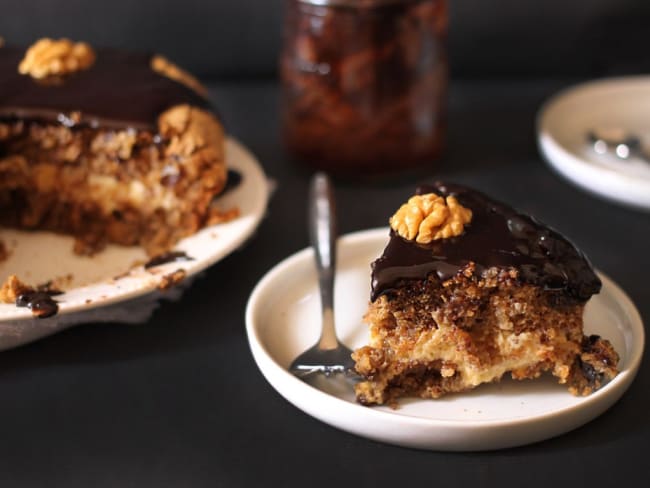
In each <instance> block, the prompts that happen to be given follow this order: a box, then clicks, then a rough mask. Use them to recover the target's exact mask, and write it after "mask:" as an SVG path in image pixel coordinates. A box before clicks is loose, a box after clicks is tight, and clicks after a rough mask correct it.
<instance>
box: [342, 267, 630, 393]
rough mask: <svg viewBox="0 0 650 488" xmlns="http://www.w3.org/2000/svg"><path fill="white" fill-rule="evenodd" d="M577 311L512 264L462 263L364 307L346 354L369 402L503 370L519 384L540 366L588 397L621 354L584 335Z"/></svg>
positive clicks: (460, 384)
mask: <svg viewBox="0 0 650 488" xmlns="http://www.w3.org/2000/svg"><path fill="white" fill-rule="evenodd" d="M583 309H584V305H583V304H579V303H575V302H573V303H564V304H558V303H557V302H555V301H550V300H549V295H548V294H547V293H546V292H545V291H544V290H543V289H541V288H539V287H536V286H533V285H529V284H522V283H521V282H520V280H519V279H518V276H517V271H516V270H514V269H510V270H502V269H497V268H490V269H488V270H484V271H483V272H481V273H478V272H477V270H476V267H475V266H474V265H468V266H466V267H465V268H463V270H462V272H461V273H459V274H457V275H455V276H454V277H453V278H451V279H449V280H446V281H445V282H444V283H443V284H442V285H440V284H439V282H438V280H437V279H436V278H431V279H428V280H426V281H424V282H419V281H411V282H409V283H405V284H404V285H403V286H401V287H399V288H398V289H395V290H394V291H393V292H392V293H391V296H390V297H388V296H387V295H383V296H381V297H380V298H379V299H378V300H376V301H375V302H373V303H372V304H371V305H370V308H369V310H368V313H367V315H366V317H365V320H366V322H368V324H369V325H370V342H369V344H368V345H367V346H365V347H363V348H361V349H359V350H357V351H355V353H354V355H353V357H354V359H355V361H356V369H357V371H358V372H359V373H360V374H361V375H363V376H364V377H366V378H367V381H365V382H362V383H360V384H358V385H357V386H356V393H357V398H358V400H359V402H361V403H363V404H366V405H371V404H383V403H390V402H392V401H394V400H395V399H396V398H399V397H402V396H417V397H422V398H438V397H440V396H442V395H444V394H447V393H454V392H462V391H465V390H469V389H472V388H475V387H476V386H478V385H480V384H482V383H490V382H493V381H498V380H500V379H501V378H502V376H503V375H505V374H510V375H511V377H512V378H514V379H518V380H519V379H529V378H537V377H538V376H540V375H541V374H542V373H543V372H546V371H549V372H551V373H552V374H553V375H554V376H555V377H557V378H558V381H559V383H562V384H567V385H568V387H569V390H570V391H571V392H572V393H574V394H577V395H585V394H588V393H590V392H591V391H593V390H595V389H597V388H599V387H600V386H601V385H602V384H604V383H605V382H606V381H608V380H609V379H611V378H612V377H613V376H614V375H615V374H616V369H615V368H616V364H617V363H618V357H617V355H616V353H615V352H614V350H613V349H612V347H611V345H609V343H608V342H606V341H603V340H602V339H599V338H593V339H590V338H588V337H584V336H583V327H582V314H583ZM596 350H598V353H594V351H596Z"/></svg>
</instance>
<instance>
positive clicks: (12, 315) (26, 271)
mask: <svg viewBox="0 0 650 488" xmlns="http://www.w3.org/2000/svg"><path fill="white" fill-rule="evenodd" d="M226 159H227V163H228V167H229V168H230V169H233V170H236V171H238V172H239V173H240V174H241V176H242V181H241V183H240V184H239V185H238V186H237V187H235V188H234V189H232V190H230V191H228V192H227V193H226V194H225V195H224V196H223V197H221V199H220V200H219V205H220V206H221V208H223V209H224V210H225V209H228V208H232V207H233V206H237V207H238V208H239V209H240V216H239V217H238V218H236V219H234V220H232V221H230V222H226V223H223V224H218V225H214V226H211V227H206V228H204V229H202V230H201V231H199V232H198V233H197V234H195V235H193V236H190V237H188V238H185V239H183V240H182V241H180V242H179V243H178V244H177V246H176V247H175V248H174V249H176V250H181V251H185V253H186V254H187V255H188V256H191V257H192V258H193V260H192V261H186V262H174V263H169V264H166V265H163V266H160V267H156V268H152V269H150V270H145V269H144V268H143V267H142V266H136V267H133V265H134V263H137V262H140V263H144V262H146V261H147V256H146V255H145V253H144V251H143V250H142V249H141V248H139V247H122V246H108V247H107V248H106V249H105V250H104V251H102V252H100V253H98V254H96V255H95V256H93V257H90V258H89V257H81V256H77V255H75V254H74V253H73V252H72V247H73V239H72V238H71V237H67V236H61V235H56V234H53V233H49V232H21V231H15V230H10V229H0V240H1V241H3V243H4V244H5V246H6V247H7V248H8V250H9V252H10V255H9V258H8V259H6V260H4V261H2V262H0V280H4V279H5V278H6V277H7V276H8V275H9V274H16V275H17V276H18V277H19V278H20V279H22V280H23V281H26V282H27V283H29V284H38V283H44V282H46V281H48V280H51V279H54V278H61V277H65V276H67V275H70V278H69V279H68V280H67V282H66V286H65V287H64V289H65V290H66V293H65V294H63V295H60V296H58V297H56V298H57V300H59V301H60V303H59V312H58V314H57V315H55V316H54V317H51V318H47V319H35V318H33V317H32V314H31V312H30V311H29V310H28V309H26V308H18V307H15V306H14V305H8V304H0V350H2V349H7V348H10V347H15V346H17V345H20V344H24V343H26V342H29V341H32V340H35V339H38V338H40V337H43V336H45V335H49V334H52V333H54V332H57V331H59V330H62V329H63V328H66V327H69V326H70V325H74V324H76V323H80V322H89V321H97V320H115V321H122V318H126V319H129V318H130V317H133V316H134V311H133V310H130V311H129V312H128V313H126V314H125V313H124V310H125V309H124V307H120V308H115V307H110V308H109V309H102V310H101V311H99V310H98V311H96V312H93V313H92V314H90V315H89V314H88V313H89V311H91V310H94V309H96V308H97V307H105V306H107V305H111V304H116V303H122V302H124V301H125V300H129V299H132V298H135V297H139V296H141V295H144V294H148V293H151V292H153V291H156V290H157V288H158V285H159V283H160V280H161V279H162V277H163V276H164V275H165V274H167V273H170V272H172V271H175V270H177V269H179V268H180V269H183V270H185V271H186V273H187V277H191V276H192V275H195V274H196V273H198V272H199V271H201V270H203V269H205V268H207V267H208V266H210V265H211V264H213V263H215V262H217V261H218V260H220V259H222V258H223V257H225V256H226V255H228V254H229V253H231V252H232V251H234V250H235V249H237V248H238V247H239V246H240V245H241V244H242V243H243V242H244V241H245V240H246V239H247V238H248V237H249V236H250V235H251V234H252V233H253V231H254V230H255V229H256V228H257V226H258V224H259V222H260V220H261V218H262V217H263V215H264V212H265V210H266V205H267V201H268V195H269V186H268V182H267V180H266V177H265V175H264V172H263V171H262V168H261V167H260V165H259V163H258V162H257V160H256V159H255V157H254V156H253V155H252V154H251V153H250V152H249V151H248V150H247V149H246V148H244V147H243V146H242V145H241V144H239V143H238V142H237V141H235V140H233V139H227V141H226ZM129 271H130V272H129ZM125 272H128V274H126V275H125V276H122V277H120V278H116V277H118V276H120V275H123V274H124V273H125ZM153 300H154V302H155V300H156V298H155V297H154V299H153ZM144 301H145V302H151V300H148V299H145V300H144ZM145 308H147V307H145ZM148 308H151V307H150V306H149V307H148ZM79 312H83V313H81V314H80V313H79ZM102 314H105V315H106V316H105V317H103V316H102ZM135 315H138V314H135ZM140 315H142V314H140ZM146 315H147V314H144V318H145V319H146ZM127 321H131V320H127Z"/></svg>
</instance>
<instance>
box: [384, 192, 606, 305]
mask: <svg viewBox="0 0 650 488" xmlns="http://www.w3.org/2000/svg"><path fill="white" fill-rule="evenodd" d="M417 193H418V194H425V193H436V194H438V195H442V196H448V195H454V196H455V197H456V198H457V199H458V201H459V202H460V203H461V204H462V205H463V206H465V207H467V208H469V209H471V210H472V221H471V222H470V223H469V224H468V225H467V226H466V227H465V231H464V232H463V234H461V235H459V236H457V237H452V238H449V239H439V240H436V241H433V242H431V243H429V244H417V243H415V242H414V241H408V240H406V239H404V238H402V237H401V236H400V235H399V234H397V233H395V232H394V231H392V230H391V232H390V240H389V242H388V245H387V246H386V249H384V253H383V254H382V255H381V257H379V258H378V259H377V260H376V261H374V262H373V263H372V293H371V299H372V300H373V301H374V300H376V299H377V298H378V297H379V296H381V295H382V294H384V293H388V292H390V291H391V290H392V289H395V288H396V287H397V286H399V285H400V283H401V282H402V281H403V280H424V279H426V278H427V277H429V276H430V275H434V277H437V278H438V279H439V280H441V281H445V280H448V279H450V278H452V277H453V276H454V275H456V273H458V272H459V271H460V270H461V269H463V267H464V266H466V265H467V264H469V263H470V262H472V263H474V264H475V266H476V271H477V272H478V273H479V274H481V273H484V272H485V271H486V270H487V269H489V268H492V267H496V268H502V269H507V268H514V269H516V270H517V271H518V279H519V280H521V281H522V282H524V283H528V284H532V285H535V286H540V287H542V288H543V289H544V290H546V291H549V292H553V293H563V294H565V295H566V296H567V297H570V298H573V299H575V300H576V301H578V302H584V301H587V300H588V299H589V297H591V295H593V294H595V293H598V292H599V291H600V287H601V282H600V279H599V278H598V276H596V274H595V273H594V270H593V268H592V267H591V264H590V263H589V261H588V260H587V258H586V257H585V256H584V254H582V253H581V252H580V251H579V250H578V249H577V248H576V247H575V246H574V245H573V244H572V243H571V242H569V241H568V240H567V239H566V238H565V237H564V236H562V235H561V234H559V233H558V232H556V231H554V230H552V229H550V228H548V227H547V226H545V225H543V224H542V223H540V222H538V221H537V220H535V219H534V218H533V217H530V216H528V215H524V214H522V213H519V212H517V211H516V210H514V209H512V208H511V207H508V206H507V205H505V204H503V203H499V202H497V201H494V200H492V199H490V198H488V197H487V196H485V195H483V194H482V193H479V192H477V191H475V190H471V189H469V188H466V187H463V186H460V185H447V184H443V183H435V184H434V185H432V186H428V185H427V186H422V187H420V188H418V190H417Z"/></svg>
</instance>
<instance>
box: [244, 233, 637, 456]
mask: <svg viewBox="0 0 650 488" xmlns="http://www.w3.org/2000/svg"><path fill="white" fill-rule="evenodd" d="M387 239H388V229H374V230H368V231H363V232H357V233H354V234H350V235H347V236H345V237H342V238H341V239H340V240H339V242H338V252H339V262H338V266H337V278H336V286H335V314H336V322H337V330H338V332H339V337H340V339H341V340H342V341H343V342H344V343H345V344H346V345H347V346H348V347H350V348H357V347H359V346H362V345H364V344H365V343H367V341H368V334H367V326H366V325H364V324H362V322H361V319H362V316H363V314H364V312H365V310H366V308H367V305H368V300H369V294H370V262H371V261H373V260H374V259H376V258H377V257H378V256H379V255H380V254H381V252H382V250H383V248H384V246H385V244H386V242H387ZM600 277H601V279H602V280H603V289H602V291H601V293H600V294H598V295H596V296H594V297H593V298H592V299H591V300H590V302H589V304H588V305H587V308H586V312H585V332H586V333H587V334H599V335H601V336H603V337H604V338H606V339H608V340H610V341H611V342H612V344H613V345H614V347H615V348H616V351H617V352H618V353H619V355H620V357H621V361H620V364H619V368H620V373H619V374H618V376H617V377H616V378H615V379H614V380H612V381H611V382H610V383H608V384H607V385H606V386H604V387H603V388H601V389H600V390H599V391H597V392H595V393H593V394H592V395H589V396H587V397H574V396H573V395H571V394H570V393H569V392H568V391H567V388H566V386H563V385H558V384H557V383H556V382H555V381H554V380H553V378H550V377H544V378H541V379H539V380H534V381H531V380H528V381H512V380H505V379H504V380H503V381H502V382H500V383H497V384H490V385H482V386H479V387H478V388H476V389H475V390H473V391H470V392H467V393H463V394H455V395H448V396H446V397H443V398H440V399H437V400H421V399H403V400H401V401H400V402H399V408H398V409H397V410H393V409H391V408H389V407H385V406H379V407H364V406H361V405H359V404H357V403H356V402H355V399H354V393H353V391H352V387H351V385H350V384H349V383H347V382H345V381H344V380H336V381H330V380H327V379H324V380H323V381H322V382H321V383H320V384H319V385H318V387H314V386H310V385H309V384H307V383H305V382H303V381H301V380H299V379H297V378H295V377H294V376H293V375H292V374H290V373H289V372H288V371H287V368H288V366H289V364H290V363H291V361H292V360H293V359H294V358H295V357H296V356H298V354H300V353H301V352H303V351H304V350H305V349H307V348H308V347H311V346H312V345H313V344H314V343H315V342H316V340H317V338H318V336H319V333H320V299H319V296H318V290H317V278H316V271H315V269H314V264H313V252H312V251H311V249H305V250H303V251H300V252H298V253H297V254H294V255H293V256H291V257H289V258H287V259H286V260H284V261H282V262H281V263H279V264H278V265H277V266H275V267H274V268H273V269H272V270H270V271H269V272H268V273H267V274H266V275H265V276H264V277H263V278H262V280H261V281H260V282H259V283H258V285H257V286H256V287H255V289H254V290H253V292H252V294H251V297H250V299H249V301H248V305H247V309H246V328H247V333H248V340H249V343H250V347H251V351H252V353H253V356H254V358H255V361H256V362H257V365H258V366H259V368H260V370H261V371H262V374H263V375H264V376H265V377H266V379H267V380H268V381H269V383H270V384H271V385H272V386H273V387H274V388H275V389H276V390H277V391H278V392H279V393H280V394H281V395H282V396H284V397H285V398H286V399H287V400H288V401H289V402H291V403H293V404H294V405H295V406H296V407H298V408H299V409H301V410H303V411H304V412H306V413H307V414H309V415H311V416H313V417H315V418H317V419H319V420H321V421H323V422H326V423H328V424H330V425H332V426H334V427H337V428H339V429H342V430H345V431H348V432H351V433H353V434H357V435H360V436H363V437H367V438H370V439H374V440H378V441H383V442H387V443H391V444H397V445H402V446H408V447H415V448H421V449H435V450H450V451H466V450H487V449H499V448H505V447H512V446H517V445H522V444H528V443H532V442H536V441H540V440H542V439H547V438H550V437H553V436H557V435H559V434H562V433H564V432H567V431H569V430H571V429H574V428H576V427H579V426H580V425H583V424H584V423H586V422H588V421H590V420H592V419H593V418H595V417H597V416H598V415H600V414H601V413H602V412H604V411H605V410H606V409H608V408H609V407H610V406H611V405H612V404H613V403H614V402H616V400H618V399H619V398H620V396H621V395H622V394H623V393H624V392H625V390H626V389H627V388H628V387H629V385H630V383H631V382H632V380H633V378H634V375H635V374H636V371H637V369H638V367H639V363H640V361H641V356H642V353H643V344H644V330H643V324H642V322H641V317H640V315H639V313H638V311H637V310H636V308H635V307H634V304H633V303H632V302H631V301H630V299H629V298H628V297H627V296H626V295H625V293H624V292H623V291H621V289H620V288H619V287H618V286H617V285H616V284H615V283H614V282H613V281H611V280H610V279H609V278H607V277H605V276H603V275H600Z"/></svg>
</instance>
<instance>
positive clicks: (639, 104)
mask: <svg viewBox="0 0 650 488" xmlns="http://www.w3.org/2000/svg"><path fill="white" fill-rule="evenodd" d="M648 113H650V76H631V77H625V78H613V79H605V80H598V81H592V82H589V83H584V84H581V85H578V86H575V87H572V88H569V89H566V90H564V91H561V92H560V93H559V94H557V95H555V96H553V97H552V98H551V99H550V100H548V101H547V102H546V103H545V104H544V105H543V106H542V108H541V109H540V111H539V114H538V117H537V138H538V143H539V147H540V150H541V152H542V154H543V156H544V157H545V159H546V160H547V161H548V163H549V164H550V165H551V166H552V167H553V168H554V169H555V170H556V171H557V172H558V173H560V174H561V175H562V176H564V177H565V178H567V179H568V180H569V181H571V182H573V183H574V184H576V185H577V186H579V187H581V188H583V189H585V190H588V191H590V192H592V193H595V194H596V195H600V196H602V197H605V198H607V199H609V200H612V201H615V202H618V203H622V204H625V205H628V206H632V207H635V208H640V209H645V210H650V164H648V163H645V162H643V161H640V160H629V161H623V160H620V159H618V158H616V157H615V156H611V155H599V154H597V153H596V152H595V151H593V150H592V148H591V146H590V145H589V144H588V142H587V134H588V132H589V131H590V130H594V129H600V130H603V129H611V128H619V129H622V130H624V131H625V132H626V133H630V134H634V135H636V136H637V137H639V138H640V139H641V141H642V144H643V147H645V148H650V118H649V117H648Z"/></svg>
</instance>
